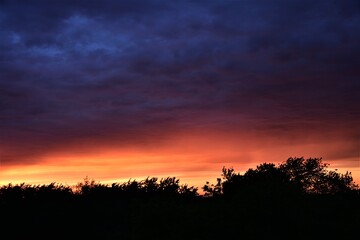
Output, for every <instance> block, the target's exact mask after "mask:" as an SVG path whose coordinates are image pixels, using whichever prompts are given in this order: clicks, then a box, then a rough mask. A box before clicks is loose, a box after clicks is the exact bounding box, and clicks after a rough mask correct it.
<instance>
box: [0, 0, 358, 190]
mask: <svg viewBox="0 0 360 240" xmlns="http://www.w3.org/2000/svg"><path fill="white" fill-rule="evenodd" d="M0 148H1V149H0V151H1V152H0V184H8V183H10V182H12V183H19V182H26V183H30V184H43V183H44V184H47V183H51V182H59V183H63V184H75V183H77V182H80V181H82V180H83V178H85V177H86V176H88V177H90V178H93V179H95V180H97V181H100V182H101V183H112V182H122V181H127V180H128V179H129V178H132V179H139V180H140V179H144V178H146V177H147V176H152V177H159V178H161V177H167V176H176V177H179V178H180V183H188V184H189V185H195V186H198V187H201V186H202V185H204V184H205V182H206V181H215V179H216V178H217V177H220V174H221V168H222V167H223V166H226V167H234V168H235V170H236V171H237V172H241V173H243V172H244V171H246V170H247V169H248V168H250V167H252V168H253V167H256V165H258V164H260V163H264V162H273V163H280V162H283V161H285V160H286V159H287V158H289V157H302V156H303V157H305V158H308V157H322V158H323V161H324V162H327V163H329V164H330V167H331V168H334V169H335V168H336V169H338V171H339V172H341V173H345V172H346V171H350V172H352V175H353V177H354V179H355V181H356V182H357V183H360V157H359V151H360V150H359V149H360V2H359V1H357V0H355V1H350V0H349V1H313V0H311V1H304V0H301V1H285V0H284V1H266V0H263V1H253V0H251V1H250V0H249V1H240V0H239V1H231V0H228V1H223V0H219V1H215V0H209V1H206V0H204V1H166V0H163V1H156V0H153V1H103V0H102V1H100V0H99V1H64V0H62V1H60V0H59V1H25V0H24V1H10V0H9V1H0Z"/></svg>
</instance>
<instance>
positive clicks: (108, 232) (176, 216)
mask: <svg viewBox="0 0 360 240" xmlns="http://www.w3.org/2000/svg"><path fill="white" fill-rule="evenodd" d="M327 166H328V165H327V164H325V163H323V162H322V161H321V159H318V158H310V159H304V158H289V159H288V160H287V161H286V162H284V163H283V164H280V165H278V166H276V165H274V164H268V163H264V164H261V165H259V166H257V167H256V169H249V170H248V171H247V172H245V174H240V173H236V172H235V171H234V169H232V168H230V169H226V168H224V169H223V173H222V179H221V178H219V179H217V183H216V184H210V183H207V184H206V185H205V186H204V187H203V190H204V192H205V193H206V197H202V196H199V195H198V193H197V188H194V187H188V186H187V185H180V184H179V180H178V179H176V178H170V177H169V178H165V179H161V180H160V181H158V179H157V178H147V179H145V180H142V181H139V182H138V181H129V182H127V183H123V184H118V183H114V184H112V185H102V184H100V183H96V182H95V181H93V180H89V179H87V178H86V179H85V181H84V183H79V184H78V185H77V186H76V189H73V188H70V187H69V186H63V185H59V184H55V183H52V184H49V185H41V186H30V185H25V184H20V185H15V186H14V185H11V184H9V185H7V186H2V187H1V188H0V213H1V216H0V217H1V228H0V234H1V239H181V240H183V239H194V240H195V239H204V240H208V239H217V240H218V239H269V238H270V239H278V238H281V239H326V238H329V239H334V238H339V239H357V237H358V235H359V228H360V189H359V187H358V186H357V185H356V184H355V183H354V182H353V179H352V177H351V174H350V173H346V174H340V173H338V172H336V171H329V170H327Z"/></svg>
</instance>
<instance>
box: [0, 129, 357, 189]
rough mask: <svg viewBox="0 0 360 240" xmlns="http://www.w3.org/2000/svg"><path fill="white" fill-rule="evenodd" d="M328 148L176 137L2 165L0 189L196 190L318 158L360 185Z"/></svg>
mask: <svg viewBox="0 0 360 240" xmlns="http://www.w3.org/2000/svg"><path fill="white" fill-rule="evenodd" d="M329 147H331V148H332V149H334V148H341V147H342V145H341V144H340V143H337V144H336V143H334V144H333V145H331V146H329V144H327V143H325V144H324V143H323V142H318V143H316V144H314V143H312V144H306V143H305V144H300V143H298V142H293V143H291V144H285V143H284V142H283V141H282V140H281V139H276V138H272V139H269V138H267V139H266V138H263V139H262V138H260V139H257V138H254V137H253V136H250V135H245V134H243V135H242V137H241V138H240V137H239V134H233V133H226V134H225V133H219V132H215V131H214V132H212V133H207V134H205V133H203V132H197V133H194V132H193V133H192V134H189V133H188V134H184V135H178V136H177V137H176V138H175V137H174V138H172V139H169V140H168V141H166V142H165V143H162V144H161V146H160V145H151V146H147V147H145V146H142V147H137V148H135V147H123V148H117V147H114V146H108V147H101V148H100V147H98V148H96V151H92V150H91V149H95V148H93V147H91V146H90V147H89V151H88V153H76V152H69V151H65V150H63V151H60V150H59V151H57V152H50V153H48V154H47V155H44V156H42V157H41V158H40V161H38V162H36V163H33V164H27V165H2V166H1V171H0V184H2V185H3V184H8V183H10V182H12V183H14V184H15V183H21V182H26V183H28V184H44V183H45V184H47V183H51V182H57V183H63V184H68V185H74V184H76V183H78V182H81V181H82V180H83V178H85V177H86V176H88V177H89V178H92V179H95V180H96V181H99V182H101V183H113V182H125V181H127V180H129V179H130V178H131V179H137V180H142V179H144V178H146V177H148V176H150V177H158V178H161V177H167V176H175V177H178V178H180V183H182V184H184V183H186V184H189V185H193V186H196V187H199V188H201V187H202V186H203V185H204V184H205V182H206V181H210V182H214V181H215V179H216V178H217V177H220V175H221V168H222V167H223V166H225V167H234V168H235V171H237V172H241V173H244V172H245V171H246V170H247V169H248V168H254V167H256V165H257V164H260V163H264V162H273V163H280V162H282V161H285V160H286V159H287V158H288V157H295V156H296V157H301V156H304V157H305V158H308V157H323V160H324V162H327V163H330V167H331V169H338V171H339V172H341V173H345V172H346V171H350V172H352V176H353V177H354V180H355V181H356V182H357V183H359V180H360V171H359V169H360V166H359V158H358V157H357V158H346V159H340V158H337V159H333V158H331V156H329V155H326V154H327V152H329V149H328V148H329Z"/></svg>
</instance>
